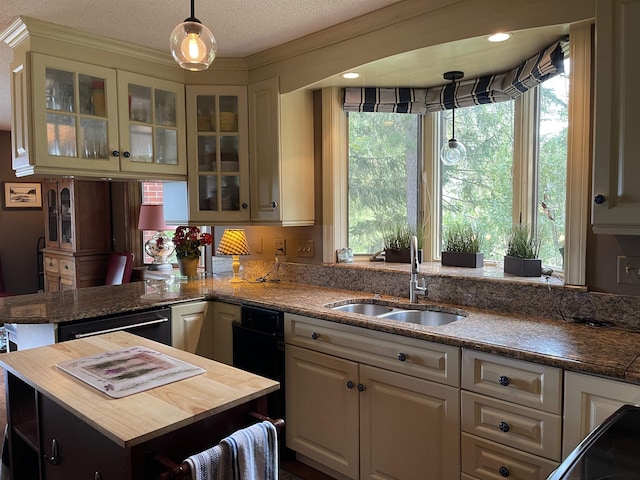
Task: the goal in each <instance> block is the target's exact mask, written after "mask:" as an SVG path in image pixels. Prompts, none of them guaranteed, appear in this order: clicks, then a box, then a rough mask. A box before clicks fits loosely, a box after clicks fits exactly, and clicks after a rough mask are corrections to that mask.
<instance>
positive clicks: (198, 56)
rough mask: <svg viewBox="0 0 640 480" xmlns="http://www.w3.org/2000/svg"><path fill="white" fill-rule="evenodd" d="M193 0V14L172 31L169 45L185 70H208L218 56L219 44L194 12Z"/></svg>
mask: <svg viewBox="0 0 640 480" xmlns="http://www.w3.org/2000/svg"><path fill="white" fill-rule="evenodd" d="M194 2H195V0H191V16H190V17H189V18H187V19H185V21H184V22H183V23H181V24H180V25H178V26H177V27H176V28H174V29H173V32H171V36H170V37H169V47H170V49H171V55H173V58H174V59H175V61H176V62H178V64H179V65H180V66H181V67H182V68H184V69H185V70H193V71H199V70H206V69H207V68H209V65H211V62H213V59H214V58H216V51H217V50H218V44H217V43H216V39H215V38H214V37H213V33H211V30H209V29H208V28H207V27H205V26H204V25H202V23H200V20H198V19H197V18H196V17H195V14H194Z"/></svg>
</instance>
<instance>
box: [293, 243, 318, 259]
mask: <svg viewBox="0 0 640 480" xmlns="http://www.w3.org/2000/svg"><path fill="white" fill-rule="evenodd" d="M315 255H316V252H315V248H314V246H313V240H296V257H309V258H313V257H315Z"/></svg>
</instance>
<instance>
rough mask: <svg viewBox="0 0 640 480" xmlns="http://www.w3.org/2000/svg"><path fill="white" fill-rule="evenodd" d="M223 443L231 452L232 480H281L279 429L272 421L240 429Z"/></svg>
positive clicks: (221, 444)
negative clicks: (279, 479) (279, 471)
mask: <svg viewBox="0 0 640 480" xmlns="http://www.w3.org/2000/svg"><path fill="white" fill-rule="evenodd" d="M220 446H221V447H222V450H223V451H224V450H226V449H228V452H229V460H230V462H231V473H232V476H231V477H230V480H249V479H251V480H278V432H277V430H276V427H275V426H274V425H273V424H272V423H271V422H267V421H264V422H260V423H256V424H254V425H251V426H250V427H247V428H244V429H242V430H238V431H237V432H235V433H234V434H232V435H230V436H229V437H227V438H225V439H224V440H222V441H221V442H220Z"/></svg>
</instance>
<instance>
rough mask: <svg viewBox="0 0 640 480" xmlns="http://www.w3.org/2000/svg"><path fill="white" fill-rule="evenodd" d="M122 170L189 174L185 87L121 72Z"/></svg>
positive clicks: (119, 88)
mask: <svg viewBox="0 0 640 480" xmlns="http://www.w3.org/2000/svg"><path fill="white" fill-rule="evenodd" d="M118 91H119V92H124V94H121V95H120V99H119V111H120V146H121V152H120V155H121V159H120V164H121V166H122V170H126V171H131V172H141V173H156V174H182V175H185V176H186V147H185V133H184V130H185V128H184V127H185V118H184V115H185V114H184V87H183V86H182V85H180V84H178V83H174V82H168V81H164V80H159V79H152V78H149V77H145V76H142V75H137V74H133V73H129V72H118Z"/></svg>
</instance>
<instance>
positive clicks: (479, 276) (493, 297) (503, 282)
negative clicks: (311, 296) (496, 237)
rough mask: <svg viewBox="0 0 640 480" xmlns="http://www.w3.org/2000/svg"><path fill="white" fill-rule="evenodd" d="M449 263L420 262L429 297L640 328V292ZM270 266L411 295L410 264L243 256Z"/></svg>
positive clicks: (248, 269)
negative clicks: (602, 290)
mask: <svg viewBox="0 0 640 480" xmlns="http://www.w3.org/2000/svg"><path fill="white" fill-rule="evenodd" d="M445 268H446V270H445ZM445 268H442V267H441V266H440V265H439V264H422V265H421V272H420V274H419V276H420V277H421V278H422V277H424V278H425V279H426V284H427V287H428V296H427V300H426V301H432V302H442V303H448V304H453V305H460V306H469V307H474V308H478V309H483V310H491V311H502V312H507V313H513V314H522V315H526V316H534V317H544V318H552V319H556V320H565V321H569V322H588V323H592V324H594V326H596V325H599V324H601V323H605V324H609V323H611V324H613V325H615V326H619V327H622V328H628V329H631V330H636V331H640V313H639V312H640V297H639V296H630V295H616V294H608V293H595V292H588V291H586V289H585V288H583V287H572V286H564V284H563V283H562V281H561V280H559V279H558V278H553V277H549V278H546V277H540V278H535V279H530V278H528V279H524V278H519V277H511V276H509V277H505V276H504V274H502V272H501V271H499V270H495V269H491V268H487V267H485V268H484V269H456V270H454V269H451V268H447V267H445ZM268 272H271V273H270V274H269V275H268V276H267V279H270V280H274V279H276V280H280V281H283V282H291V283H303V284H308V285H318V286H322V287H328V288H335V289H339V290H352V291H358V292H363V294H371V295H375V294H381V295H389V296H393V297H401V298H408V297H409V265H405V264H374V263H362V264H358V263H355V264H322V265H303V264H299V263H288V262H281V263H280V267H279V268H278V271H277V273H274V262H272V261H246V262H243V270H242V272H241V274H242V276H243V277H244V278H245V279H247V280H249V281H253V280H255V279H257V278H260V277H262V276H264V275H265V274H267V273H268ZM420 301H421V302H424V301H425V300H423V299H420Z"/></svg>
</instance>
